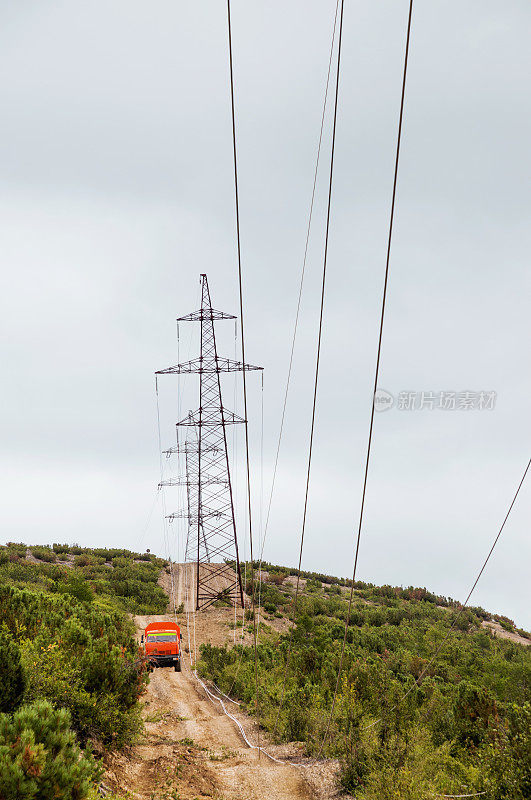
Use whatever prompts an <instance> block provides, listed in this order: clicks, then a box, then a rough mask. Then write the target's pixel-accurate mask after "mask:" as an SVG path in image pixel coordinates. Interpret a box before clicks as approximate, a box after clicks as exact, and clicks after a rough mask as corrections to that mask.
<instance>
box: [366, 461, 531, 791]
mask: <svg viewBox="0 0 531 800" xmlns="http://www.w3.org/2000/svg"><path fill="white" fill-rule="evenodd" d="M530 466H531V458H530V459H529V461H528V462H527V466H526V468H525V470H524V474H523V475H522V478H521V480H520V483H519V484H518V488H517V490H516V492H515V494H514V497H513V499H512V501H511V505H510V506H509V509H508V511H507V514H506V515H505V517H504V520H503V522H502V524H501V527H500V529H499V531H498V533H497V535H496V538H495V539H494V541H493V543H492V546H491V548H490V550H489V552H488V554H487V557H486V559H485V561H484V562H483V565H482V567H481V569H480V570H479V572H478V574H477V577H476V579H475V581H474V583H473V584H472V588H471V589H470V591H469V593H468V595H467V598H466V600H465V602H464V603H463V605H462V606H461V607H460V609H459V611H458V612H457V614H456V615H455V618H454V620H453V622H452V624H451V625H450V627H449V629H448V631H447V632H446V636H444V637H443V639H442V640H441V642H440V643H439V646H438V647H437V649H436V651H435V653H434V654H433V656H432V657H431V659H430V660H429V661H428V663H427V664H426V665H425V667H424V669H423V670H422V672H421V673H420V675H419V676H418V678H416V679H415V681H414V682H413V683H412V684H411V686H410V687H409V689H408V690H407V692H405V693H404V694H403V695H402V697H401V698H400V700H399V703H402V702H403V701H404V700H405V699H406V698H407V697H408V696H409V695H410V694H411V692H412V691H413V689H415V688H416V687H417V686H419V685H420V683H421V681H422V679H423V678H424V676H425V675H426V673H427V672H428V670H429V669H430V667H432V666H433V664H434V663H435V660H436V658H437V656H438V655H439V653H440V652H441V650H442V649H443V647H444V645H445V644H446V642H447V641H448V639H449V638H450V636H451V633H452V631H453V630H454V628H455V626H456V625H457V623H458V621H459V619H460V617H461V616H462V614H463V612H464V611H465V609H466V608H467V606H468V604H469V602H470V598H471V597H472V592H473V591H474V589H475V588H476V586H477V585H478V583H479V579H480V578H481V576H482V575H483V572H484V571H485V567H486V566H487V564H488V563H489V560H490V557H491V555H492V554H493V552H494V548H495V547H496V545H497V544H498V540H499V538H500V536H501V535H502V532H503V529H504V528H505V523H506V522H507V520H508V519H509V514H510V513H511V511H512V508H513V506H514V504H515V503H516V498H517V497H518V494H519V492H520V489H521V488H522V486H523V484H524V481H525V479H526V475H527V473H528V471H529V467H530ZM399 703H397V704H395V705H394V706H393V707H392V708H391V711H394V709H395V708H397V707H398V705H399ZM380 721H381V720H380V719H376V720H374V722H371V724H370V725H366V726H365V728H364V730H367V729H368V728H373V727H374V726H375V725H377V724H378V722H380ZM442 796H443V797H444V796H446V795H442Z"/></svg>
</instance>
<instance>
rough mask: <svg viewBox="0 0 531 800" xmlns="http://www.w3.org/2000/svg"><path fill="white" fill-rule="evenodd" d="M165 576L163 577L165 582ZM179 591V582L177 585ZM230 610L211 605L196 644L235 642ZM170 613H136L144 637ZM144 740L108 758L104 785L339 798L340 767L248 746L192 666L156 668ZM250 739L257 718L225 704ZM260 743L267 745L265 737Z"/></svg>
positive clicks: (186, 793) (273, 799) (145, 794)
mask: <svg viewBox="0 0 531 800" xmlns="http://www.w3.org/2000/svg"><path fill="white" fill-rule="evenodd" d="M165 584H166V580H165V579H164V580H163V585H165ZM178 591H179V595H180V596H182V593H181V592H182V586H181V587H179V588H178ZM233 613H234V612H233V611H231V610H229V609H211V610H209V611H206V612H202V613H201V614H200V615H197V619H196V638H197V645H198V646H199V644H200V642H201V641H212V642H213V643H214V644H223V643H224V642H229V643H230V642H231V641H232V637H233V632H232V631H231V629H230V626H229V623H230V618H231V616H232V614H233ZM164 619H167V620H172V619H173V616H171V615H167V616H157V617H154V616H144V617H141V616H139V617H135V623H136V626H137V630H138V634H139V638H140V633H141V631H143V629H144V628H145V626H146V625H147V624H148V623H149V622H153V621H155V620H157V621H158V620H164ZM179 622H180V624H181V626H182V631H183V645H185V643H186V641H187V634H188V631H187V629H186V615H181V617H180V618H179ZM143 702H144V711H143V716H144V719H145V730H146V735H145V738H144V741H142V742H141V743H140V744H138V745H136V746H135V747H132V748H130V749H128V750H127V751H124V752H122V753H119V754H112V755H109V756H108V758H107V759H106V767H107V774H106V778H105V783H106V784H107V785H108V786H109V787H110V788H112V789H114V790H118V791H120V792H123V793H126V792H130V796H131V797H133V798H138V800H148V799H149V800H174V799H175V800H177V799H178V800H200V799H201V800H207V798H210V799H211V800H298V799H299V798H300V799H301V800H324V798H331V797H336V796H337V794H336V792H335V789H334V772H335V767H334V765H333V764H331V763H323V764H320V765H318V766H316V767H313V768H312V769H311V770H303V769H301V768H299V767H296V766H293V765H291V764H287V765H284V764H277V763H275V762H273V761H271V760H270V759H269V758H267V756H265V755H264V754H262V755H261V757H260V758H259V757H258V753H257V751H255V750H251V749H249V747H248V746H247V745H246V744H245V742H244V740H243V738H242V736H241V734H240V732H239V731H238V729H237V727H236V725H235V724H234V722H233V721H232V720H231V719H229V718H228V717H227V716H225V715H224V714H223V712H222V710H221V707H220V705H219V704H218V703H213V702H212V701H211V700H210V699H209V697H208V695H207V694H206V692H205V691H204V690H203V688H202V687H201V685H200V684H199V682H198V681H197V680H196V678H195V677H194V675H193V674H192V672H191V670H190V666H189V655H188V654H186V655H185V663H184V664H183V671H182V672H181V673H176V672H174V671H173V669H170V668H166V669H156V670H155V671H154V672H153V674H152V675H151V679H150V683H149V686H148V688H147V691H146V694H145V695H144V698H143ZM228 705H229V710H230V712H231V713H233V714H235V716H237V718H238V719H239V721H240V722H241V724H242V725H243V727H244V730H245V732H246V735H247V736H248V739H249V740H250V741H251V742H253V743H254V742H256V740H257V735H258V734H257V730H256V723H255V721H254V720H252V719H251V718H249V717H247V716H246V715H245V714H243V713H241V711H240V710H239V708H238V706H236V705H233V704H228ZM261 736H262V742H261V743H262V744H264V743H266V742H264V734H263V733H262V734H261ZM268 750H269V751H270V752H272V753H273V754H275V755H277V756H278V757H280V758H288V759H289V758H292V757H295V758H300V755H301V751H300V748H299V746H298V745H296V744H293V745H285V746H280V747H279V746H277V747H275V746H271V745H268Z"/></svg>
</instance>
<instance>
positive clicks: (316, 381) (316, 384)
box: [274, 0, 345, 732]
mask: <svg viewBox="0 0 531 800" xmlns="http://www.w3.org/2000/svg"><path fill="white" fill-rule="evenodd" d="M344 5H345V3H344V0H341V6H340V15H339V35H338V41H337V68H336V87H335V96H334V117H333V123H332V145H331V150H330V172H329V177H328V202H327V209H326V230H325V244H324V254H323V272H322V279H321V301H320V308H319V328H318V334H317V348H316V355H315V374H314V384H313V400H312V415H311V423H310V441H309V445H308V462H307V468H306V484H305V490H304V508H303V514H302V526H301V537H300V547H299V561H298V567H297V582H296V585H295V597H294V599H293V624H292V626H291V628H290V633H289V642H288V650H287V653H286V664H285V667H284V677H283V681H282V692H281V698H280V704H279V708H278V712H277V717H276V720H275V726H274V732H276V729H277V725H278V721H279V718H280V712H281V710H282V706H283V704H284V698H285V694H286V681H287V675H288V669H289V664H290V658H291V649H292V643H293V629H294V627H295V625H296V620H295V616H296V613H297V600H298V596H299V586H300V577H301V566H302V552H303V548H304V534H305V532H306V518H307V512H308V496H309V490H310V476H311V469H312V455H313V440H314V433H315V416H316V411H317V390H318V387H319V365H320V360H321V341H322V334H323V319H324V302H325V289H326V273H327V266H328V240H329V233H330V211H331V208H332V186H333V177H334V154H335V145H336V127H337V107H338V99H339V78H340V67H341V45H342V39H343V11H344Z"/></svg>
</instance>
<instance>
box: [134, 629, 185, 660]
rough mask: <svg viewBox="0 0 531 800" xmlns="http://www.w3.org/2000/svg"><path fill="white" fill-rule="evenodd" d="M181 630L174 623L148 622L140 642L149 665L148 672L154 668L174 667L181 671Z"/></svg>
mask: <svg viewBox="0 0 531 800" xmlns="http://www.w3.org/2000/svg"><path fill="white" fill-rule="evenodd" d="M182 638H183V637H182V634H181V629H180V628H179V626H178V625H176V624H175V622H150V623H149V625H148V626H147V627H146V629H145V631H144V633H143V634H142V638H141V639H140V642H141V643H142V644H143V645H144V652H145V654H146V658H147V659H148V663H149V670H150V671H152V670H153V669H154V667H172V666H173V667H174V668H175V672H180V671H181V639H182Z"/></svg>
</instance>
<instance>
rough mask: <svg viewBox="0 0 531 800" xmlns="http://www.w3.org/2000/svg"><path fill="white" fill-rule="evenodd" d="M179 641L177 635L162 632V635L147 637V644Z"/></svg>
mask: <svg viewBox="0 0 531 800" xmlns="http://www.w3.org/2000/svg"><path fill="white" fill-rule="evenodd" d="M176 641H177V634H176V633H166V632H165V631H162V632H161V633H148V634H147V636H146V642H148V643H154V642H176Z"/></svg>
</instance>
